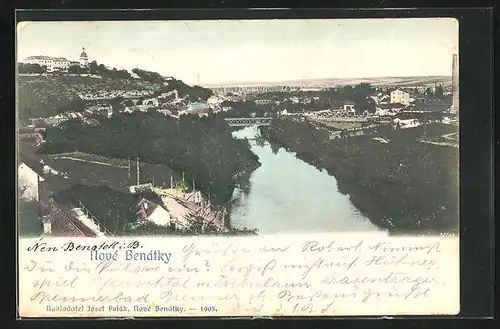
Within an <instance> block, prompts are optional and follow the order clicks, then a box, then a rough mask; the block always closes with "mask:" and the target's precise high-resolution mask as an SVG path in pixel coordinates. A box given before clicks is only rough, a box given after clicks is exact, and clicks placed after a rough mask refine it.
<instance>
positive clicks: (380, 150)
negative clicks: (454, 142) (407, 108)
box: [261, 119, 459, 233]
mask: <svg viewBox="0 0 500 329" xmlns="http://www.w3.org/2000/svg"><path fill="white" fill-rule="evenodd" d="M454 132H458V127H455V126H450V125H445V124H439V123H432V124H426V125H422V126H419V127H416V128H409V129H402V130H393V129H392V128H391V127H390V126H389V127H386V128H383V127H382V128H380V129H379V131H378V134H377V136H378V137H382V138H384V139H386V140H388V141H389V143H387V144H384V143H380V142H379V141H377V140H374V139H373V138H374V137H376V136H369V135H365V136H357V137H352V138H346V139H340V140H338V139H337V140H330V139H329V133H328V132H327V131H325V130H322V129H317V128H316V127H315V126H314V125H312V124H311V123H309V122H307V121H297V120H286V119H285V120H279V121H273V124H272V126H270V127H262V128H261V133H262V135H263V136H265V138H266V139H268V140H270V141H271V142H272V144H277V145H279V146H282V147H284V148H286V149H288V150H290V151H292V152H296V154H297V157H298V158H300V159H302V160H303V161H305V162H307V163H309V164H311V165H314V166H315V167H317V168H318V169H326V170H327V171H328V173H329V174H330V175H333V176H335V178H336V180H337V182H338V188H339V191H340V192H341V193H344V194H348V195H349V196H350V199H351V202H352V203H353V205H354V206H356V207H357V208H358V209H359V210H360V211H361V212H362V213H364V214H365V215H366V216H367V217H368V218H370V220H371V221H372V222H374V223H375V224H376V225H378V226H380V227H382V228H386V229H388V230H389V231H390V232H393V233H397V232H405V233H408V232H420V233H432V232H436V231H439V232H443V231H444V232H454V231H456V230H458V209H459V206H458V203H459V172H458V161H459V157H458V149H457V148H454V147H443V146H436V145H431V144H427V143H422V142H420V140H421V139H425V138H431V137H434V136H441V135H443V134H449V133H454Z"/></svg>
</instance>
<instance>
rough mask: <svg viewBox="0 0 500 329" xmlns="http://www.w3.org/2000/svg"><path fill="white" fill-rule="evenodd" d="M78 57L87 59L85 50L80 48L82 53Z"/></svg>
mask: <svg viewBox="0 0 500 329" xmlns="http://www.w3.org/2000/svg"><path fill="white" fill-rule="evenodd" d="M80 57H88V56H87V53H86V52H85V48H82V53H81V54H80Z"/></svg>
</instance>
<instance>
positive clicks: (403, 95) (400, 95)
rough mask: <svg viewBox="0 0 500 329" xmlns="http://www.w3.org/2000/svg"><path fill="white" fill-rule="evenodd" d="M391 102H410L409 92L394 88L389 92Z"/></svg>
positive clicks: (406, 103) (405, 103)
mask: <svg viewBox="0 0 500 329" xmlns="http://www.w3.org/2000/svg"><path fill="white" fill-rule="evenodd" d="M391 103H401V104H404V105H408V104H410V94H409V93H407V92H406V91H404V90H401V89H396V90H393V91H392V92H391Z"/></svg>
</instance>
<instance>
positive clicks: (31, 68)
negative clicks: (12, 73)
mask: <svg viewBox="0 0 500 329" xmlns="http://www.w3.org/2000/svg"><path fill="white" fill-rule="evenodd" d="M18 72H19V73H28V74H37V73H38V74H40V73H45V72H47V67H45V66H40V65H38V64H25V63H19V64H18Z"/></svg>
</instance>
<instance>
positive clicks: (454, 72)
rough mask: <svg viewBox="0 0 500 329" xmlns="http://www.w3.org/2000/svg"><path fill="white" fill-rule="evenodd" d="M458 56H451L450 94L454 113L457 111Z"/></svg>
mask: <svg viewBox="0 0 500 329" xmlns="http://www.w3.org/2000/svg"><path fill="white" fill-rule="evenodd" d="M458 90H459V88H458V55H457V54H453V62H452V73H451V92H452V95H453V103H452V105H451V109H452V110H453V111H454V112H457V111H458Z"/></svg>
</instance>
